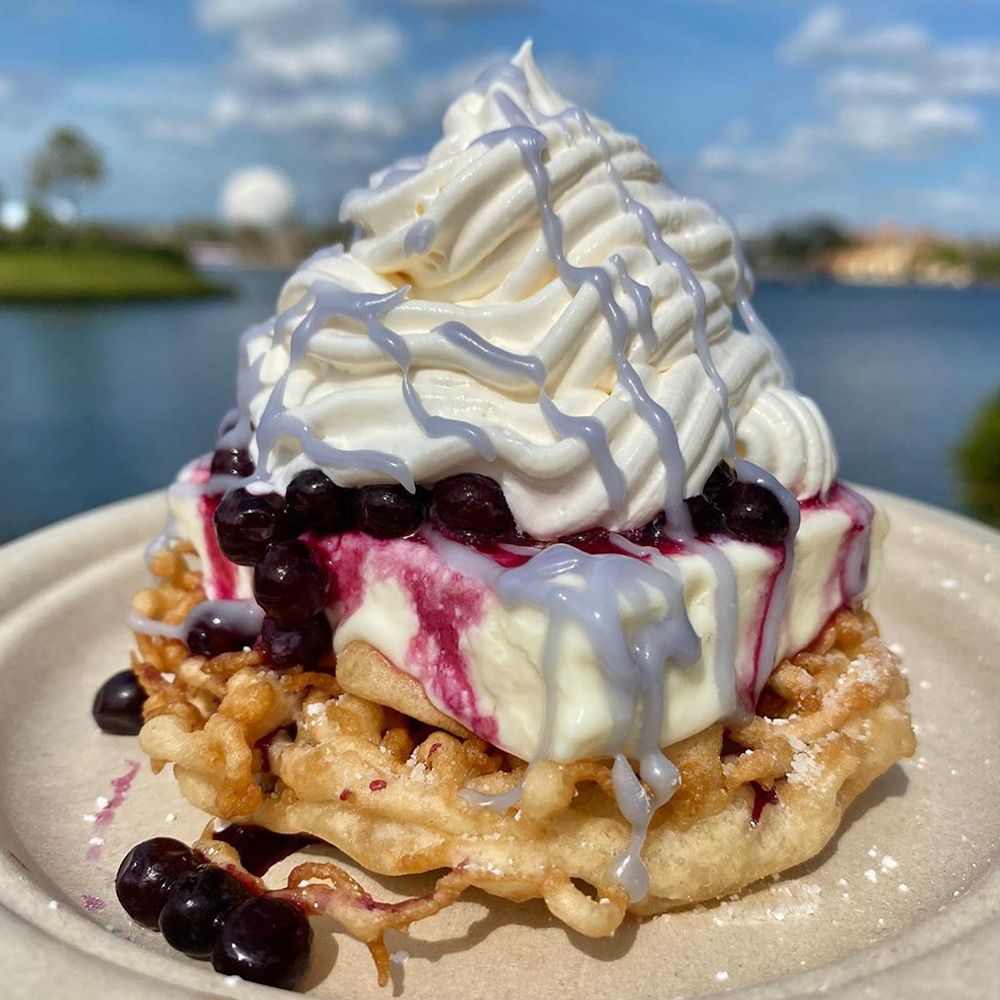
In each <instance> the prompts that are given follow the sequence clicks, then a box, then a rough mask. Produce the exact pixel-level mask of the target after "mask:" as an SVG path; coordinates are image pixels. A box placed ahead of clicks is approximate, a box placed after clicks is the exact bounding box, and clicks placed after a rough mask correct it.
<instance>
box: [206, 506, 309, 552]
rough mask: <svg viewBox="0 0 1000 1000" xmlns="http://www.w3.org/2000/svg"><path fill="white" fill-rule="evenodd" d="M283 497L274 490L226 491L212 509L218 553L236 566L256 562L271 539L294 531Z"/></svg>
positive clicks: (276, 539)
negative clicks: (220, 551) (269, 491)
mask: <svg viewBox="0 0 1000 1000" xmlns="http://www.w3.org/2000/svg"><path fill="white" fill-rule="evenodd" d="M296 527H297V526H296V524H295V522H294V518H292V517H290V516H289V514H288V512H287V510H286V508H285V501H284V499H283V498H282V497H281V496H279V495H278V494H277V493H262V494H256V493H248V492H247V491H246V490H245V489H243V488H242V487H237V488H236V489H234V490H230V491H229V492H228V493H227V494H226V495H225V496H224V497H223V498H222V500H221V502H220V503H219V506H218V508H217V509H216V511H215V534H216V537H217V538H218V540H219V548H220V549H222V554H223V555H224V556H225V557H226V558H227V559H229V560H230V561H231V562H234V563H238V564H239V565H240V566H253V565H254V564H256V563H257V562H259V561H260V560H261V559H262V558H263V557H264V553H265V552H266V551H267V547H268V546H269V545H270V544H271V543H272V542H279V541H283V540H284V539H286V538H292V537H294V536H295V535H296V534H298V532H297V530H296Z"/></svg>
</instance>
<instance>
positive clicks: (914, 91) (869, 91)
mask: <svg viewBox="0 0 1000 1000" xmlns="http://www.w3.org/2000/svg"><path fill="white" fill-rule="evenodd" d="M822 86H823V91H824V93H825V94H826V95H827V96H828V97H832V98H834V99H835V100H842V101H869V100H872V99H877V100H883V99H884V100H909V99H913V98H916V97H919V96H921V94H923V93H924V92H925V90H926V86H925V83H924V82H923V81H921V80H920V78H919V77H918V76H916V75H915V74H914V73H910V72H906V71H902V70H892V69H862V68H860V67H857V66H846V67H844V68H843V69H838V70H835V71H834V72H833V73H831V74H830V75H829V76H828V77H827V78H826V79H825V80H824V81H823V84H822Z"/></svg>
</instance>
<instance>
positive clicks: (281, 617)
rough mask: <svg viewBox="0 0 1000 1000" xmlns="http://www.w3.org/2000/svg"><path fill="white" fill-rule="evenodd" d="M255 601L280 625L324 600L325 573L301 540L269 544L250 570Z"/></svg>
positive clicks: (315, 610) (301, 618) (300, 619)
mask: <svg viewBox="0 0 1000 1000" xmlns="http://www.w3.org/2000/svg"><path fill="white" fill-rule="evenodd" d="M253 589H254V595H255V596H256V598H257V603H258V604H259V605H260V606H261V607H262V608H263V609H264V611H265V612H267V614H268V615H270V617H271V618H273V619H275V621H277V622H279V623H280V624H282V625H299V624H302V623H304V622H305V621H307V620H308V619H310V618H312V617H313V616H314V615H318V614H319V613H320V611H322V610H323V608H324V607H326V603H327V579H326V574H325V573H324V572H323V571H322V570H321V569H320V568H319V566H317V565H316V563H315V562H313V558H312V555H311V553H310V552H309V549H308V548H307V547H306V546H305V545H304V544H303V543H302V542H298V541H295V542H281V543H280V544H278V545H272V546H271V547H270V548H269V549H268V550H267V553H266V554H265V556H264V558H263V559H262V560H261V561H260V562H259V563H258V564H257V566H256V568H255V569H254V574H253Z"/></svg>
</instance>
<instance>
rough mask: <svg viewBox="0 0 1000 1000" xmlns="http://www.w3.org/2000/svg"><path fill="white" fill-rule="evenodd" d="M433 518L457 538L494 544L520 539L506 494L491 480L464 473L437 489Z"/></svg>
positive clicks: (438, 484)
mask: <svg viewBox="0 0 1000 1000" xmlns="http://www.w3.org/2000/svg"><path fill="white" fill-rule="evenodd" d="M433 516H434V519H435V521H436V522H437V523H438V524H440V525H441V526H442V527H443V528H444V529H445V530H447V531H451V532H454V533H455V534H459V535H467V536H471V537H473V538H483V539H490V540H493V541H511V540H513V539H515V538H516V537H517V525H516V524H515V523H514V515H513V514H511V512H510V508H509V507H508V506H507V499H506V497H504V495H503V490H502V489H501V488H500V484H499V483H498V482H497V481H496V480H495V479H490V478H489V476H479V475H475V474H474V473H464V474H462V475H459V476H450V477H449V478H448V479H442V480H441V481H440V482H439V483H437V484H436V485H435V487H434V507H433Z"/></svg>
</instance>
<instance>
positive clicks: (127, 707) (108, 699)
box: [91, 670, 146, 736]
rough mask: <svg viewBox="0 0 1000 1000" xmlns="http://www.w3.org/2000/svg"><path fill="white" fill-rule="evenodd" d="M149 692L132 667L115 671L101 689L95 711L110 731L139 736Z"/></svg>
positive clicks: (117, 733) (98, 719) (108, 731)
mask: <svg viewBox="0 0 1000 1000" xmlns="http://www.w3.org/2000/svg"><path fill="white" fill-rule="evenodd" d="M145 701H146V692H145V691H143V689H142V688H141V687H140V686H139V682H138V680H136V676H135V674H133V673H132V671H131V670H121V671H119V672H118V673H117V674H112V676H111V677H109V678H108V679H107V680H106V681H105V682H104V683H103V684H102V685H101V686H100V688H98V690H97V694H96V695H95V696H94V704H93V707H92V709H91V712H92V713H93V716H94V721H95V722H96V723H97V724H98V725H99V726H100V727H101V729H103V730H104V732H106V733H113V734H114V735H115V736H135V735H136V734H137V733H138V732H139V730H140V729H142V706H143V705H144V704H145Z"/></svg>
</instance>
